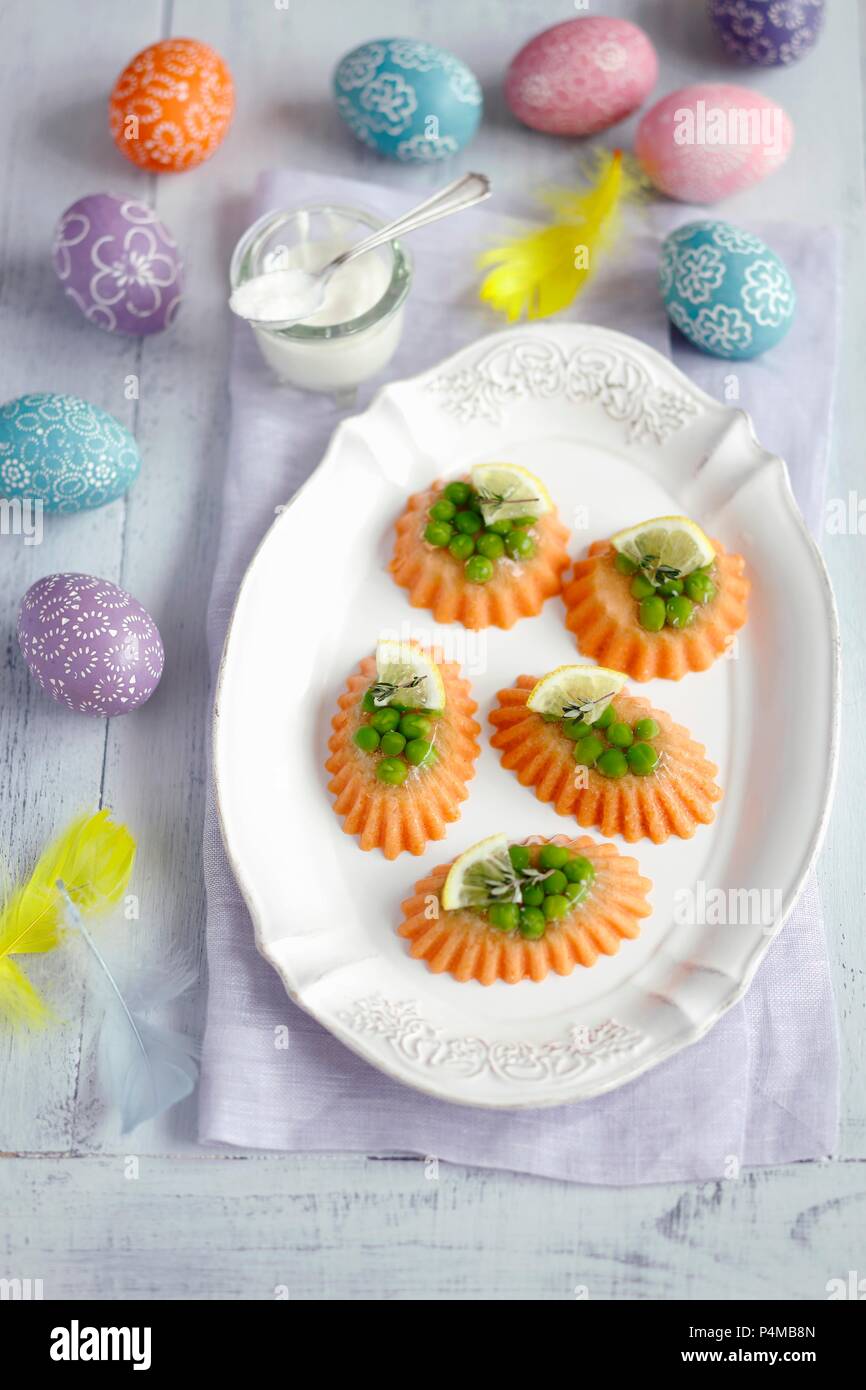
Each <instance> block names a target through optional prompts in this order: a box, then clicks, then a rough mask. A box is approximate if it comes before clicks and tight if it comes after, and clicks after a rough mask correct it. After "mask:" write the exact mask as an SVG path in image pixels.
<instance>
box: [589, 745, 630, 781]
mask: <svg viewBox="0 0 866 1390" xmlns="http://www.w3.org/2000/svg"><path fill="white" fill-rule="evenodd" d="M596 767H597V768H598V770H599V772H600V773H602V775H603V776H604V777H624V776H625V774H626V773H627V772H628V763H627V761H626V756H625V753H623V752H622V750H621V749H620V748H608V749H606V750H605V752H604V753H602V755H601V757H600V758H599V760H598V762H597V763H596Z"/></svg>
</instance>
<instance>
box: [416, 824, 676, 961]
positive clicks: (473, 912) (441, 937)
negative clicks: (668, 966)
mask: <svg viewBox="0 0 866 1390" xmlns="http://www.w3.org/2000/svg"><path fill="white" fill-rule="evenodd" d="M651 888H652V883H651V882H650V880H649V879H647V878H641V876H640V874H639V872H638V866H637V861H636V860H634V859H629V858H627V857H626V856H625V855H622V854H620V852H619V850H618V849H616V848H615V846H614V845H609V844H604V843H600V842H599V841H597V840H591V839H590V838H589V836H587V835H583V836H581V837H580V839H577V840H569V839H566V838H565V837H564V836H557V837H556V838H554V839H552V840H544V839H541V838H538V839H533V840H531V841H527V842H524V843H513V842H509V840H508V838H507V837H506V836H505V835H491V836H489V837H488V838H487V839H486V840H481V841H480V842H479V843H478V844H477V845H473V846H472V848H471V849H468V850H466V852H465V853H464V854H461V855H460V857H459V858H458V859H455V860H454V862H453V863H452V864H450V865H449V864H443V865H441V866H440V867H439V868H438V869H434V870H433V872H432V873H431V874H429V875H428V877H426V878H422V879H421V880H420V881H419V882H418V883H416V884H415V891H414V893H413V894H412V896H411V897H410V898H407V900H406V902H404V903H403V921H402V922H401V924H400V926H399V928H398V931H399V934H400V936H402V937H405V939H406V940H407V941H408V942H409V943H410V946H409V952H410V955H412V956H414V957H415V959H416V960H423V961H425V962H426V964H427V967H428V969H429V970H432V971H433V972H434V974H441V973H442V972H443V971H447V972H448V974H450V975H453V976H454V979H455V980H458V981H460V982H461V983H465V982H466V981H468V980H477V981H478V983H479V984H482V985H492V984H493V983H494V982H495V981H497V980H502V981H503V982H504V983H505V984H509V985H515V984H518V983H519V982H520V981H521V980H532V981H535V982H538V981H541V980H543V979H545V978H546V976H547V975H549V974H550V972H551V971H553V972H554V974H556V975H570V974H571V972H572V971H573V970H574V967H575V966H576V965H582V966H584V967H589V966H592V965H595V963H596V961H597V960H598V958H599V956H613V955H615V954H616V952H617V951H618V950H619V948H620V943H621V942H622V941H623V940H632V939H634V937H636V936H638V935H639V934H640V921H641V919H642V918H644V917H648V916H649V914H650V910H651V909H650V906H649V903H648V901H647V895H648V893H649V892H650V889H651Z"/></svg>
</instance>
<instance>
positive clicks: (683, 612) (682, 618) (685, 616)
mask: <svg viewBox="0 0 866 1390" xmlns="http://www.w3.org/2000/svg"><path fill="white" fill-rule="evenodd" d="M694 616H695V605H694V604H693V603H692V601H691V599H690V598H686V597H685V596H682V597H680V598H669V599H668V601H667V604H666V606H665V621H666V622H667V625H668V627H675V628H680V627H688V625H689V623H690V622H691V620H692V618H693V617H694Z"/></svg>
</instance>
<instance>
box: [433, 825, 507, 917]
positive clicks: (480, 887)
mask: <svg viewBox="0 0 866 1390" xmlns="http://www.w3.org/2000/svg"><path fill="white" fill-rule="evenodd" d="M440 901H441V903H442V906H443V908H444V909H445V911H446V912H453V911H454V910H455V909H456V908H459V907H486V906H487V905H488V904H489V903H510V902H519V901H520V886H519V882H518V878H517V875H516V873H515V871H514V867H513V865H512V863H511V857H510V855H509V853H508V838H507V836H505V835H488V837H487V839H486V840H479V841H478V844H477V845H473V846H472V847H471V849H467V850H465V851H464V852H463V854H461V855H460V856H459V857H458V858H457V859H455V860H454V863H453V864H452V865H451V868H450V869H449V870H448V877H447V878H446V880H445V882H444V884H443V886H442V896H441V899H440Z"/></svg>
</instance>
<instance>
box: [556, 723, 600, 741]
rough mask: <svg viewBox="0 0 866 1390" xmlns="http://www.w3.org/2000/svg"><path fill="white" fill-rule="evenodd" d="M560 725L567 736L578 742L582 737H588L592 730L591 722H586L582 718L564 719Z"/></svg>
mask: <svg viewBox="0 0 866 1390" xmlns="http://www.w3.org/2000/svg"><path fill="white" fill-rule="evenodd" d="M559 727H560V728H561V729H562V732H563V733H564V734H565V737H566V738H570V739H571V740H572V742H574V743H577V742H578V741H579V740H580V739H582V738H586V736H587V734H588V733H591V732H592V730H591V726H590V725H589V724H584V722H583V720H582V719H563V720H562V723H561V724H560V726H559Z"/></svg>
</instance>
